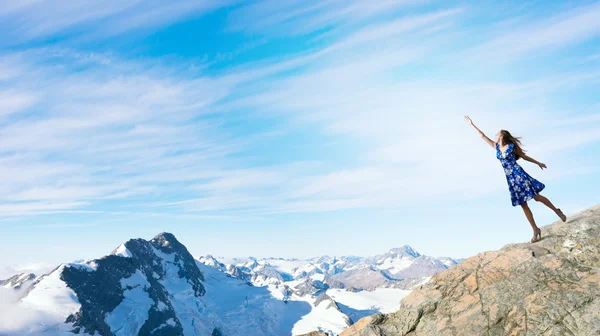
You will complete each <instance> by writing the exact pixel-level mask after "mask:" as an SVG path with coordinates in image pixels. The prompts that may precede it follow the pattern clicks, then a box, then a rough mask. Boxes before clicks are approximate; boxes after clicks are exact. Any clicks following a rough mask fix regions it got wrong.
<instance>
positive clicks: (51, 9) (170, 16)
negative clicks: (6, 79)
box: [0, 0, 233, 42]
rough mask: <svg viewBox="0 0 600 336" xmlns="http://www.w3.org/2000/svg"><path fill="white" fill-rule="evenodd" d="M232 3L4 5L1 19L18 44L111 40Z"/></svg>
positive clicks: (10, 0)
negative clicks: (56, 37) (70, 37)
mask: <svg viewBox="0 0 600 336" xmlns="http://www.w3.org/2000/svg"><path fill="white" fill-rule="evenodd" d="M232 2H233V1H218V2H215V1H190V0H184V1H177V2H176V3H165V2H161V1H155V0H124V1H114V0H109V1H95V0H94V1H85V2H78V1H75V2H64V1H55V0H28V1H14V0H7V1H3V5H2V8H0V18H1V19H2V21H1V22H2V23H0V27H3V29H4V30H5V33H8V34H10V36H11V37H12V39H14V40H15V41H18V42H22V41H26V40H29V39H35V38H40V37H47V36H50V35H53V34H63V35H64V34H74V35H75V36H78V37H80V38H81V37H83V32H85V35H87V36H88V37H89V35H90V34H91V35H93V36H96V37H103V36H110V35H115V34H119V33H123V32H126V31H130V30H135V29H145V28H155V27H159V26H163V25H166V24H170V23H173V22H174V21H176V20H181V19H183V18H186V17H191V16H196V15H199V14H202V13H205V12H207V11H211V10H214V9H217V8H219V7H222V6H226V5H229V4H231V3H232Z"/></svg>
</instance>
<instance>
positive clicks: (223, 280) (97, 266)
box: [0, 233, 448, 336]
mask: <svg viewBox="0 0 600 336" xmlns="http://www.w3.org/2000/svg"><path fill="white" fill-rule="evenodd" d="M219 259H221V258H215V257H213V256H210V255H208V256H204V257H200V258H198V259H194V258H193V257H192V256H191V254H190V253H189V252H188V250H187V248H186V247H185V246H183V245H182V244H181V243H180V242H179V241H178V240H177V239H176V238H175V237H174V236H173V235H172V234H169V233H161V234H159V235H158V236H156V237H154V238H153V239H151V240H149V241H146V240H143V239H132V240H129V241H127V242H126V243H124V244H122V245H120V246H118V247H117V248H116V249H115V250H114V251H113V252H112V253H111V254H109V255H107V256H105V257H102V258H100V259H94V260H90V261H80V262H74V263H68V264H62V265H60V266H58V267H56V268H55V269H54V270H52V271H51V272H49V273H47V274H45V275H43V276H41V277H39V278H37V279H35V276H34V275H31V276H30V275H17V276H14V277H11V278H10V279H8V280H5V281H3V282H2V284H3V285H4V286H6V285H9V286H10V288H15V287H16V286H21V287H22V286H24V285H25V284H26V283H27V282H28V281H29V282H32V284H31V285H30V286H29V287H28V288H27V289H26V290H24V292H25V293H24V294H23V295H22V296H20V297H21V300H20V301H19V302H18V305H17V306H16V307H14V308H15V309H18V311H19V312H21V311H22V312H23V315H26V316H29V317H30V318H31V316H40V317H39V319H37V320H33V321H28V323H27V324H26V325H24V326H21V327H19V328H16V327H15V328H12V329H8V330H6V329H2V328H1V327H0V334H2V335H26V334H30V335H46V336H47V335H72V334H73V333H77V334H90V335H203V336H204V335H207V336H208V335H210V336H218V335H221V336H229V335H256V336H261V335H299V334H303V333H306V332H310V331H313V330H320V331H322V332H327V333H328V334H329V335H336V334H337V333H338V332H340V331H341V330H343V329H345V328H346V327H348V326H350V325H351V324H352V323H353V322H355V321H357V320H358V319H360V318H361V317H364V316H367V315H370V314H373V313H375V312H384V313H385V312H391V311H394V310H396V309H397V308H398V306H399V302H400V300H401V299H402V298H403V297H404V296H405V295H407V294H408V293H409V292H410V290H407V289H401V288H404V287H406V288H408V287H410V286H414V285H415V284H417V283H419V282H421V283H422V282H423V281H426V280H427V278H426V276H428V274H429V272H433V271H435V270H437V269H438V268H440V267H446V268H447V267H448V266H446V264H445V263H444V262H443V261H441V260H437V259H435V258H429V257H424V256H421V255H420V254H418V253H417V252H416V251H414V250H412V249H410V248H409V247H403V248H401V249H394V250H391V251H389V252H388V253H386V254H383V255H381V256H375V257H371V258H360V257H339V258H337V257H327V256H325V257H319V258H313V259H310V260H298V259H282V258H268V259H256V258H246V259H235V260H231V261H229V263H227V260H225V259H221V260H222V261H220V260H219ZM408 269H413V271H411V272H409V273H410V274H416V275H418V278H410V279H409V278H392V277H390V276H389V275H388V272H389V274H392V273H393V274H395V275H398V274H401V273H402V272H404V273H406V272H405V270H408ZM365 270H369V271H368V272H367V271H365ZM369 272H373V273H375V274H377V277H376V278H377V280H375V281H373V280H368V279H362V278H360V277H364V276H367V277H369V276H372V274H370V273H369ZM404 273H402V274H404ZM409 273H406V274H409ZM379 277H382V278H383V280H382V279H380V278H379ZM424 277H425V278H424ZM357 279H358V280H357ZM359 280H361V281H359ZM19 283H20V285H18V284H19ZM359 283H363V284H367V285H365V286H358V285H357V284H359ZM349 284H350V285H349ZM348 287H352V288H348ZM379 287H397V288H379ZM361 289H371V290H370V291H361ZM14 311H16V310H14ZM13 315H14V314H13ZM2 318H3V317H1V316H0V322H2ZM1 325H2V323H0V326H1Z"/></svg>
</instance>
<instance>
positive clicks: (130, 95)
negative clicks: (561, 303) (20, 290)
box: [0, 0, 600, 266]
mask: <svg viewBox="0 0 600 336" xmlns="http://www.w3.org/2000/svg"><path fill="white" fill-rule="evenodd" d="M599 86H600V3H599V2H592V1H580V2H576V1H569V2H560V1H556V2H551V1H526V2H523V1H513V2H508V1H433V0H432V1H428V0H385V1H378V2H371V1H357V0H325V1H299V0H290V1H285V2H283V1H274V0H262V1H252V2H249V1H235V0H232V1H204V0H197V1H178V2H176V4H167V3H166V2H160V1H144V0H129V1H96V0H90V1H86V2H85V3H80V2H73V3H71V2H62V1H44V0H28V1H13V0H3V1H2V5H1V6H0V162H1V164H0V172H1V174H2V179H1V182H0V197H1V199H0V233H1V234H2V237H3V239H2V244H0V265H8V266H14V265H22V264H28V263H34V262H47V263H57V262H63V261H71V260H74V259H87V258H94V257H100V256H102V255H105V254H107V253H109V252H110V251H111V250H112V249H113V248H115V247H116V246H117V245H118V244H119V243H121V242H123V241H125V240H127V239H129V238H133V237H142V238H150V237H152V236H154V235H155V234H157V233H159V232H162V231H169V232H172V233H174V234H175V235H176V236H178V237H179V239H180V240H181V241H182V242H183V243H185V244H186V245H187V246H188V248H189V249H190V250H191V252H192V253H194V254H195V255H200V254H206V253H211V254H214V255H221V256H228V257H229V256H247V255H253V256H283V257H309V256H316V255H322V254H329V255H371V254H375V253H381V252H384V251H386V250H387V249H389V248H392V247H397V246H401V245H404V244H409V245H411V246H413V247H414V248H416V249H417V250H419V251H420V252H421V253H424V254H428V255H435V256H446V255H447V256H454V257H466V256H470V255H472V254H475V253H478V252H482V251H485V250H490V249H496V248H500V247H501V246H502V245H504V244H507V243H512V242H520V241H527V240H528V239H529V237H530V235H531V232H530V231H531V229H530V228H529V225H528V223H527V222H526V220H525V218H524V216H523V215H522V212H521V210H520V208H513V207H512V206H511V203H510V195H509V193H508V189H507V186H506V181H505V178H504V175H503V172H502V169H501V167H500V165H499V163H498V161H497V160H496V158H495V153H494V151H493V150H490V148H489V147H487V145H486V144H485V143H484V142H483V141H481V140H480V139H479V138H478V137H477V135H476V134H475V133H474V132H473V131H472V130H471V129H470V128H469V127H468V126H467V125H466V124H465V123H464V121H463V119H462V116H463V115H465V114H468V115H470V116H471V117H472V118H473V120H474V122H475V123H476V124H477V125H478V126H479V127H480V128H481V129H482V130H484V131H485V132H486V133H487V134H488V135H489V136H493V135H494V134H495V133H496V132H497V131H498V130H499V129H501V128H505V129H509V130H511V131H512V133H514V134H516V135H520V136H523V141H524V143H525V145H526V149H528V150H529V154H530V156H532V157H534V158H536V159H538V160H540V161H542V162H545V163H546V164H547V165H548V170H544V171H541V170H540V169H539V168H538V167H536V166H533V165H531V164H529V163H522V165H524V167H525V168H526V170H527V171H528V172H529V173H530V174H532V175H533V176H534V177H536V178H537V179H539V180H541V181H542V182H544V183H545V184H546V186H547V188H546V190H545V192H544V194H545V195H546V196H548V197H549V198H550V199H551V200H552V201H553V202H554V203H555V204H556V205H557V206H559V207H561V208H563V209H564V210H565V212H566V213H572V212H574V211H578V210H582V209H584V208H586V207H588V206H591V205H594V204H596V203H598V201H599V200H598V197H597V195H598V190H599V188H600V172H599V167H598V156H599V154H600V153H599V152H600V150H599V148H600V101H599V99H598V95H597V92H598V89H599ZM531 206H532V208H533V210H534V214H535V216H536V219H537V220H538V222H539V223H540V224H548V223H550V222H552V221H554V220H555V217H554V214H553V213H551V212H550V211H549V210H547V209H545V208H543V206H541V205H538V204H532V205H531Z"/></svg>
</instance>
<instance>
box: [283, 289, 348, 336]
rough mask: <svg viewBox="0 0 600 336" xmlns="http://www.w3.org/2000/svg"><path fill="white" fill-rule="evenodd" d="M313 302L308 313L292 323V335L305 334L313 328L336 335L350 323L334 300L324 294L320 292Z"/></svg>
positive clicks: (309, 300)
mask: <svg viewBox="0 0 600 336" xmlns="http://www.w3.org/2000/svg"><path fill="white" fill-rule="evenodd" d="M321 297H324V299H322V300H319V299H320V298H321ZM306 300H307V301H308V302H311V301H315V300H314V299H312V298H309V299H306ZM311 303H312V302H311ZM313 304H314V306H313V308H312V310H311V311H310V313H308V314H307V315H304V316H303V317H302V318H301V319H300V321H298V322H296V324H294V329H292V335H301V334H306V333H309V332H311V331H315V330H316V331H320V332H325V333H328V334H330V335H337V334H338V333H339V332H341V331H342V330H344V329H346V328H347V327H349V326H350V325H351V320H350V319H349V318H348V316H347V315H345V314H344V313H343V312H342V311H340V309H339V308H338V306H337V304H336V303H335V301H334V300H332V299H331V298H330V297H328V296H327V295H326V294H322V295H321V296H320V297H319V298H318V299H317V300H316V301H315V302H314V303H313Z"/></svg>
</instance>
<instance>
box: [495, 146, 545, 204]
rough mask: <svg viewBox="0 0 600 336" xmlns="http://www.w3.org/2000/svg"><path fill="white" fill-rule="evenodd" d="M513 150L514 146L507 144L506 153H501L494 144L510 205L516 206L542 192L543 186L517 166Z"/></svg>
mask: <svg viewBox="0 0 600 336" xmlns="http://www.w3.org/2000/svg"><path fill="white" fill-rule="evenodd" d="M514 148H515V145H514V144H508V148H507V149H506V152H504V153H502V151H500V147H499V146H498V144H496V157H497V158H498V160H500V163H502V168H504V173H505V174H506V182H508V190H509V191H510V199H511V201H512V205H513V206H517V205H521V204H523V203H525V202H527V201H529V200H531V199H532V198H533V197H534V196H535V195H537V194H539V193H540V192H541V191H542V190H544V188H545V185H544V184H543V183H542V182H540V181H538V180H536V179H534V178H533V177H531V176H529V174H527V173H526V172H525V170H523V168H521V166H519V164H518V163H517V157H516V155H515V153H514V152H513V150H514Z"/></svg>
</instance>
